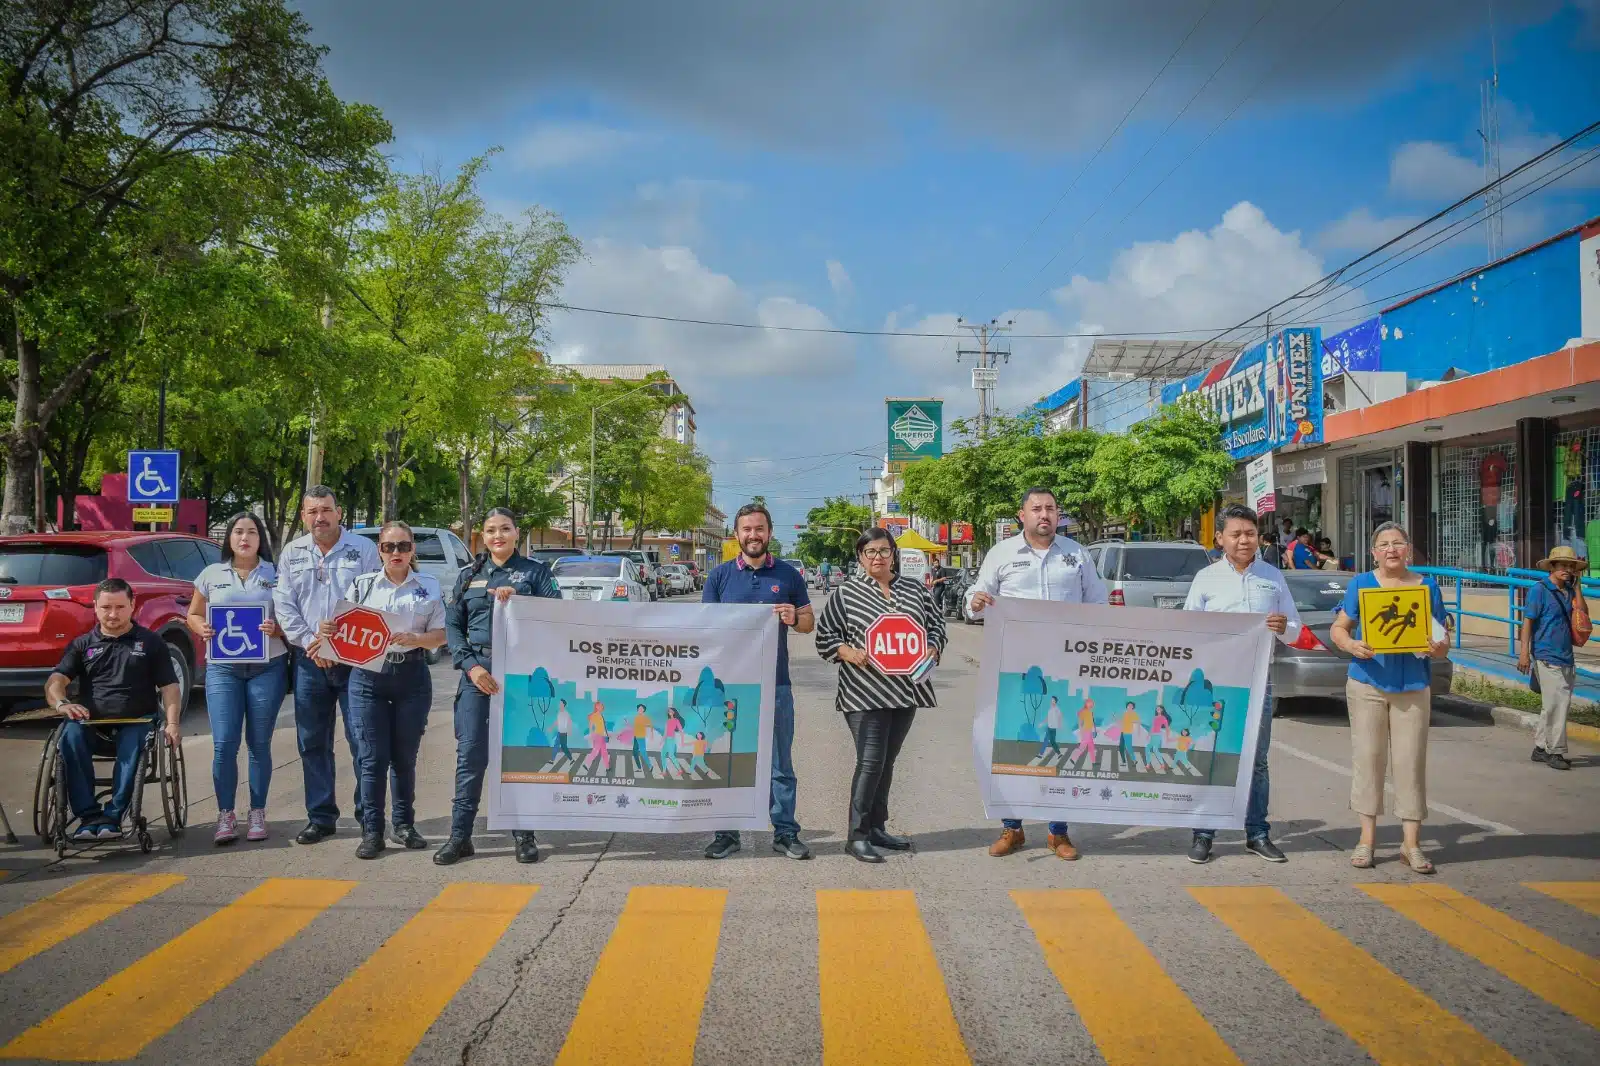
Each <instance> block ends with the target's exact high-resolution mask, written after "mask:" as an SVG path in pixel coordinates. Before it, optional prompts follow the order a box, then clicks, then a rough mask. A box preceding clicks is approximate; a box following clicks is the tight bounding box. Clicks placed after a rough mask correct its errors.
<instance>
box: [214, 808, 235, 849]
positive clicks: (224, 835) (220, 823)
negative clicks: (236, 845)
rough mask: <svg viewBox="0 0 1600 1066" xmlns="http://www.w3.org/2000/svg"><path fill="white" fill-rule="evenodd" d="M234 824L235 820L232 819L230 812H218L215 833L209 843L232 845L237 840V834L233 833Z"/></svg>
mask: <svg viewBox="0 0 1600 1066" xmlns="http://www.w3.org/2000/svg"><path fill="white" fill-rule="evenodd" d="M236 824H237V820H236V819H235V818H234V816H233V812H232V811H218V812H217V831H216V833H215V835H213V836H212V838H211V842H212V843H213V844H232V843H233V842H234V841H235V840H238V839H239V834H238V833H236V832H235V831H234V826H235V825H236Z"/></svg>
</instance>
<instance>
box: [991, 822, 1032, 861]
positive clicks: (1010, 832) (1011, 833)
mask: <svg viewBox="0 0 1600 1066" xmlns="http://www.w3.org/2000/svg"><path fill="white" fill-rule="evenodd" d="M1027 842H1028V838H1027V837H1025V836H1023V835H1022V830H1020V829H1002V830H1000V839H999V840H996V841H995V842H994V843H993V844H990V845H989V854H990V855H993V856H994V857H995V858H997V859H998V858H1000V857H1001V856H1002V855H1010V854H1011V853H1012V852H1013V851H1016V850H1018V849H1019V848H1021V847H1022V845H1024V844H1026V843H1027Z"/></svg>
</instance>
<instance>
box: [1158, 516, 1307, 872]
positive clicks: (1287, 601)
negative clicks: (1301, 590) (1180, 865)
mask: <svg viewBox="0 0 1600 1066" xmlns="http://www.w3.org/2000/svg"><path fill="white" fill-rule="evenodd" d="M1256 521H1257V519H1256V513H1255V512H1254V511H1252V510H1251V509H1250V508H1248V507H1242V506H1238V505H1235V506H1232V507H1225V508H1223V509H1222V511H1221V512H1220V513H1219V514H1218V515H1217V547H1219V548H1221V549H1222V558H1221V559H1219V560H1218V561H1216V562H1214V563H1212V564H1211V565H1210V566H1208V567H1206V568H1205V569H1204V570H1202V571H1200V572H1199V573H1198V574H1196V575H1195V576H1194V581H1192V582H1191V583H1190V584H1189V597H1188V599H1186V600H1185V601H1184V604H1183V609H1184V610H1186V611H1220V612H1223V613H1226V614H1264V615H1266V616H1267V628H1268V629H1270V630H1272V631H1273V632H1274V633H1279V634H1281V633H1284V632H1286V631H1287V630H1288V628H1289V625H1290V623H1293V624H1294V625H1295V627H1296V628H1299V626H1300V612H1299V610H1297V609H1296V608H1295V605H1294V595H1293V593H1291V592H1290V591H1289V583H1288V581H1287V580H1285V579H1284V576H1283V571H1282V570H1279V569H1278V568H1277V567H1275V566H1273V565H1271V564H1270V563H1266V562H1263V561H1262V560H1261V558H1260V557H1259V556H1258V554H1257V549H1258V548H1259V547H1260V544H1261V541H1260V536H1259V535H1258V533H1257V531H1256ZM1271 750H1272V679H1271V675H1270V674H1269V675H1268V679H1267V691H1266V694H1265V695H1264V696H1262V698H1261V727H1260V729H1259V730H1258V732H1257V733H1256V758H1255V767H1254V769H1253V771H1252V772H1251V775H1250V803H1249V806H1247V807H1246V808H1245V815H1244V835H1245V845H1244V846H1245V847H1246V848H1247V849H1249V850H1250V851H1252V852H1254V853H1255V854H1257V855H1259V856H1261V857H1262V858H1263V859H1266V860H1267V861H1268V862H1287V861H1288V858H1287V857H1286V856H1285V855H1284V854H1283V852H1282V851H1280V850H1278V845H1276V844H1274V843H1273V842H1272V838H1271V836H1270V835H1269V833H1270V831H1271V828H1272V827H1271V826H1270V825H1268V824H1267V800H1268V797H1269V793H1270V785H1271V780H1270V778H1269V777H1268V775H1267V756H1268V754H1269V753H1270V752H1271ZM1215 836H1216V830H1213V829H1196V830H1195V831H1194V841H1193V843H1191V844H1190V846H1189V861H1190V862H1195V863H1205V862H1210V861H1211V843H1212V840H1213V839H1214V837H1215Z"/></svg>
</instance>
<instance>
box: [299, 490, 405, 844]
mask: <svg viewBox="0 0 1600 1066" xmlns="http://www.w3.org/2000/svg"><path fill="white" fill-rule="evenodd" d="M342 518H343V514H342V513H341V512H340V510H339V501H338V500H337V499H336V498H335V497H334V495H333V490H332V489H330V488H328V487H327V486H325V485H313V486H312V487H311V488H309V489H307V490H306V494H305V497H304V498H303V499H302V500H301V503H300V521H301V522H302V523H303V524H304V525H305V527H306V529H307V530H308V531H309V532H307V533H306V535H305V536H303V537H297V538H296V539H294V540H291V541H290V542H289V544H288V546H287V547H285V548H284V549H283V556H282V558H281V560H280V561H279V566H278V587H277V589H275V590H274V592H273V596H272V605H273V608H274V609H275V611H276V613H277V616H278V625H279V626H280V627H281V628H282V629H283V637H284V639H285V640H286V641H288V643H289V645H290V647H291V648H293V650H294V656H295V666H294V726H295V741H296V744H297V746H298V747H299V749H300V767H301V770H302V771H303V772H304V774H305V781H306V817H307V822H306V827H305V828H304V829H302V830H300V835H299V836H297V837H295V840H296V841H297V842H299V843H301V844H315V843H317V842H318V841H320V840H323V839H325V838H327V837H331V836H332V835H333V834H334V826H335V824H336V823H337V822H338V820H339V803H338V801H337V800H335V799H334V776H335V775H334V763H333V722H334V718H335V711H334V708H335V706H337V707H338V709H339V711H340V712H342V713H343V715H344V737H345V741H346V742H347V743H348V744H349V745H350V757H351V760H352V762H353V763H354V765H355V771H356V792H355V814H356V821H358V822H359V821H360V820H361V784H360V782H361V771H360V765H361V763H360V759H359V757H358V755H359V752H360V745H359V744H358V743H357V739H356V732H355V726H354V723H353V722H352V721H351V718H350V667H348V666H345V665H343V664H342V663H338V662H335V661H334V660H332V659H326V658H323V657H322V656H321V655H319V654H317V653H316V649H317V640H318V637H319V631H320V628H321V626H322V623H324V622H327V621H329V620H331V619H332V618H333V612H334V610H335V609H336V608H337V607H338V605H339V601H340V600H343V599H347V598H348V597H349V595H350V587H351V586H352V585H353V584H354V583H355V580H356V578H357V577H358V576H360V575H361V574H366V573H370V572H372V571H374V570H378V569H380V568H381V565H380V563H379V561H378V549H377V547H376V546H375V545H374V544H373V543H372V541H370V540H368V539H367V538H365V537H357V536H355V535H353V534H351V533H348V532H346V531H345V529H344V527H343V526H341V525H340V520H341V519H342Z"/></svg>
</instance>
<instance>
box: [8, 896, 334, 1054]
mask: <svg viewBox="0 0 1600 1066" xmlns="http://www.w3.org/2000/svg"><path fill="white" fill-rule="evenodd" d="M355 884H356V883H355V882H354V881H317V880H310V879H299V878H296V879H289V878H279V877H274V878H271V879H270V880H267V881H264V882H262V883H261V884H260V885H258V886H256V887H255V888H253V889H251V890H250V891H249V892H246V893H245V894H244V895H242V896H240V897H239V898H238V899H236V900H234V901H233V902H232V903H230V904H228V905H227V906H226V907H223V908H222V909H221V910H219V911H217V912H216V913H214V914H212V915H210V916H209V917H207V918H205V919H204V920H203V921H201V922H199V923H198V924H196V925H194V926H191V927H190V928H189V929H188V930H187V931H185V932H184V933H182V934H180V935H179V936H177V937H175V938H174V939H172V940H169V941H167V943H166V944H164V945H162V946H161V947H159V948H157V949H156V950H154V951H152V952H151V953H150V954H148V955H146V956H145V957H144V958H142V959H140V960H139V961H138V962H136V963H134V964H133V965H132V966H129V967H128V968H127V969H125V970H123V971H122V972H121V973H119V974H116V975H115V976H113V977H111V978H109V979H107V980H106V981H105V982H104V983H102V984H101V985H100V986H99V987H97V988H92V989H90V990H89V991H88V992H85V993H84V994H83V995H82V996H79V997H78V998H77V999H76V1000H74V1001H73V1002H71V1003H69V1004H67V1005H66V1006H65V1007H63V1008H61V1009H60V1010H58V1011H56V1012H55V1013H54V1014H52V1015H50V1017H48V1018H46V1019H45V1020H44V1021H42V1022H40V1023H39V1024H38V1025H36V1026H34V1027H33V1028H32V1029H29V1030H28V1031H27V1032H25V1033H23V1034H22V1035H21V1036H19V1037H17V1038H16V1039H15V1040H13V1041H11V1043H9V1044H7V1045H6V1046H5V1047H3V1048H0V1058H12V1059H30V1058H32V1059H56V1060H67V1061H72V1062H112V1061H115V1060H118V1059H131V1058H133V1057H134V1056H135V1055H137V1054H139V1053H140V1052H141V1051H143V1050H144V1049H145V1048H146V1047H148V1046H149V1045H150V1044H151V1043H153V1042H154V1041H155V1040H156V1039H157V1038H159V1037H160V1036H161V1035H162V1034H164V1033H166V1032H167V1031H168V1030H170V1029H172V1028H173V1027H174V1026H176V1025H177V1024H178V1023H179V1022H181V1021H183V1019H185V1018H187V1017H188V1016H189V1014H190V1013H191V1012H193V1011H194V1010H195V1009H196V1008H197V1007H199V1006H200V1005H201V1004H203V1003H205V1002H206V1001H207V1000H209V999H210V998H211V997H212V996H214V995H216V994H217V993H218V992H220V991H222V990H223V989H224V988H226V987H228V985H230V984H232V983H233V982H234V981H236V980H238V979H239V977H240V976H242V975H243V974H244V973H245V971H246V970H248V969H250V967H251V966H254V965H255V964H256V963H257V962H259V961H260V960H262V959H264V958H266V957H267V956H268V955H270V954H272V952H274V951H276V950H277V949H278V948H279V947H281V946H282V945H283V944H284V943H286V942H287V941H288V940H289V939H290V938H292V937H294V936H295V935H296V934H297V933H299V932H300V931H301V930H303V929H304V928H305V927H306V926H308V925H310V924H311V922H312V920H313V919H315V918H316V917H317V915H319V914H321V913H322V912H323V911H325V910H327V909H328V908H329V907H331V906H333V905H334V904H335V903H337V902H338V901H339V900H340V899H342V898H343V897H344V896H345V894H346V893H348V892H349V891H350V890H351V889H352V888H354V887H355Z"/></svg>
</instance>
